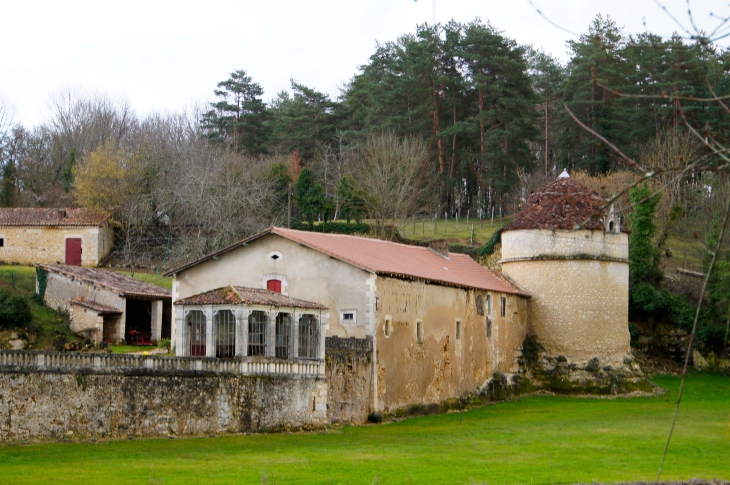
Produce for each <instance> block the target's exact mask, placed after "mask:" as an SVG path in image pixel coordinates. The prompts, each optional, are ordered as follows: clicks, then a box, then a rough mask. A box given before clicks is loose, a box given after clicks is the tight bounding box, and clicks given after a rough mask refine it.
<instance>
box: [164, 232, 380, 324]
mask: <svg viewBox="0 0 730 485" xmlns="http://www.w3.org/2000/svg"><path fill="white" fill-rule="evenodd" d="M272 253H279V255H280V257H279V258H278V259H276V260H272V259H270V258H269V255H271V254H272ZM369 276H370V273H369V272H366V271H364V270H361V269H359V268H356V267H354V266H352V265H350V264H347V263H343V262H342V261H339V260H336V259H334V258H330V257H329V256H327V255H325V254H322V253H320V252H318V251H314V250H312V249H309V248H307V247H306V246H302V245H301V244H298V243H295V242H292V241H290V240H288V239H286V238H283V237H281V236H278V235H276V234H269V235H266V236H263V237H261V238H260V239H257V240H256V241H253V242H251V244H250V246H245V247H240V248H237V249H234V250H232V251H230V252H228V253H225V254H222V255H221V256H220V259H219V260H217V261H216V260H214V259H212V260H209V261H206V262H204V263H201V264H199V265H197V266H194V267H192V268H190V269H187V270H185V271H183V272H182V273H181V274H178V275H176V276H175V279H174V281H173V288H172V291H173V301H176V300H179V299H181V298H185V297H188V296H192V295H195V294H198V293H202V292H205V291H208V290H212V289H215V288H220V287H223V286H228V285H235V286H245V287H249V288H266V280H267V279H281V280H282V281H283V284H282V293H284V294H285V295H288V296H291V297H293V298H299V299H302V300H307V301H312V302H316V303H320V304H323V305H326V306H327V307H328V308H329V309H330V315H329V317H328V318H327V321H328V323H329V331H328V335H335V336H338V337H343V338H348V337H356V338H364V337H365V336H366V335H367V329H366V322H367V320H368V319H369V318H370V313H369V308H368V295H367V293H368V290H369V287H368V285H367V278H368V277H369ZM344 310H354V311H355V312H356V322H355V323H342V322H341V321H340V313H341V312H342V311H344Z"/></svg>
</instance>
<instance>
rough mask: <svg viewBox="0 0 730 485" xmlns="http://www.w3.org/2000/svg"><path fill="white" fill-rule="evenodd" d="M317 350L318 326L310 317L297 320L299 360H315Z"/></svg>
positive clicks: (304, 316) (303, 316) (305, 316)
mask: <svg viewBox="0 0 730 485" xmlns="http://www.w3.org/2000/svg"><path fill="white" fill-rule="evenodd" d="M318 348H319V325H318V324H317V319H316V318H314V316H312V315H302V317H301V318H300V319H299V358H300V359H316V358H317V350H318Z"/></svg>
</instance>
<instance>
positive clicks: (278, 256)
mask: <svg viewBox="0 0 730 485" xmlns="http://www.w3.org/2000/svg"><path fill="white" fill-rule="evenodd" d="M266 257H267V258H268V259H269V261H271V262H272V263H276V262H277V261H281V260H282V258H283V257H284V256H283V255H282V254H281V253H280V252H278V251H274V252H273V253H269V254H268V255H267V256H266Z"/></svg>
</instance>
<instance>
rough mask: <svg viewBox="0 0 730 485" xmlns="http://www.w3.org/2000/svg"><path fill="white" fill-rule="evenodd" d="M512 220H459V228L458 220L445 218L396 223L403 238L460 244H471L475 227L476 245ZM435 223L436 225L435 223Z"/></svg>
mask: <svg viewBox="0 0 730 485" xmlns="http://www.w3.org/2000/svg"><path fill="white" fill-rule="evenodd" d="M510 220H511V217H510V218H506V217H505V218H504V219H503V220H501V221H500V219H499V218H495V219H494V223H492V222H491V221H490V220H482V221H479V219H475V218H470V219H469V221H468V222H467V220H466V218H460V219H459V225H458V227H457V225H456V220H455V219H452V218H449V220H448V221H445V220H444V218H441V219H438V220H436V221H434V219H407V220H406V223H405V225H404V224H403V221H402V220H401V221H398V222H396V223H395V224H396V227H397V228H398V231H400V233H401V235H402V236H403V237H406V238H408V239H414V240H421V241H429V240H432V239H446V240H449V241H452V242H460V243H462V244H469V243H470V242H471V229H472V225H473V226H474V245H475V246H479V245H481V244H484V243H485V242H486V241H488V240H489V238H491V237H492V234H494V231H496V230H497V229H499V228H500V227H502V226H504V225H505V224H507V223H508V222H509V221H510ZM434 222H435V223H434Z"/></svg>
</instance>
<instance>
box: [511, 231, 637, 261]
mask: <svg viewBox="0 0 730 485" xmlns="http://www.w3.org/2000/svg"><path fill="white" fill-rule="evenodd" d="M561 257H568V258H570V259H579V258H584V259H591V258H596V259H603V260H620V261H623V262H628V258H629V238H628V235H627V234H625V233H619V234H615V233H606V232H603V231H595V230H593V231H589V230H581V231H563V230H549V229H520V230H515V231H506V232H503V233H502V263H504V262H505V261H510V260H514V259H533V258H536V259H550V258H555V259H557V258H561Z"/></svg>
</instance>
